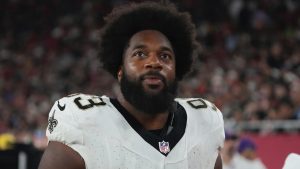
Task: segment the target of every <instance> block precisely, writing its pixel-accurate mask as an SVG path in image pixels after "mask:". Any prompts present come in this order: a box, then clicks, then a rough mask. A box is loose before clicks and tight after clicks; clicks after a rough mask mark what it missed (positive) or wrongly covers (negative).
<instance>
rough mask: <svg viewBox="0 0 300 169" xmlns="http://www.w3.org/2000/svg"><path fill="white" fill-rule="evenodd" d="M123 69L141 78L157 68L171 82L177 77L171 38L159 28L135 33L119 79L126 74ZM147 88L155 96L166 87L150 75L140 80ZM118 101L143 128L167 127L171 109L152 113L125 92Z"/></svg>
mask: <svg viewBox="0 0 300 169" xmlns="http://www.w3.org/2000/svg"><path fill="white" fill-rule="evenodd" d="M123 70H126V74H127V76H128V78H129V79H130V80H134V81H140V80H139V78H140V77H141V75H143V74H145V73H147V72H149V71H156V72H158V73H160V74H161V75H162V76H163V77H164V78H165V79H166V81H167V83H169V82H171V81H174V80H175V54H174V51H173V48H172V46H171V43H170V42H169V40H168V39H167V38H166V37H165V36H164V35H163V34H162V33H160V32H158V31H155V30H144V31H141V32H138V33H136V34H134V35H133V36H132V38H131V39H130V41H129V46H128V47H127V48H126V50H125V52H124V56H123V69H122V67H121V68H120V70H119V72H118V80H119V81H120V80H121V78H122V77H123V74H124V72H123ZM140 83H142V86H143V88H144V91H145V92H146V93H147V94H149V95H151V94H157V93H158V92H160V91H161V90H162V89H163V88H164V87H165V86H164V83H163V82H162V80H161V79H160V78H158V77H155V76H146V77H145V79H143V80H142V81H140ZM117 99H118V101H119V102H120V104H122V106H124V107H125V108H126V109H127V110H128V111H129V112H130V113H131V114H132V115H133V116H134V117H135V118H136V119H137V120H138V121H139V122H140V124H143V127H144V128H145V129H148V130H155V129H160V128H163V126H164V124H165V123H166V121H167V118H168V114H169V112H167V111H165V112H160V113H159V114H156V115H149V114H147V113H145V112H141V111H139V110H137V109H136V108H135V107H134V106H133V105H131V104H130V103H129V102H128V101H127V100H126V99H124V97H123V95H122V94H120V95H119V96H118V98H117Z"/></svg>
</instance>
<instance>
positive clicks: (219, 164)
mask: <svg viewBox="0 0 300 169" xmlns="http://www.w3.org/2000/svg"><path fill="white" fill-rule="evenodd" d="M222 167H223V166H222V158H221V156H220V153H219V154H218V157H217V160H216V163H215V167H214V169H222Z"/></svg>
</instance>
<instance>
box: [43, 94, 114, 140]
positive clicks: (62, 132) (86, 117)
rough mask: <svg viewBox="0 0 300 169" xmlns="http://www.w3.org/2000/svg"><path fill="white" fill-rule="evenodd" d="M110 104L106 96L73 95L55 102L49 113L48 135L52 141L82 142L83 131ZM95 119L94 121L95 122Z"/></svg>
mask: <svg viewBox="0 0 300 169" xmlns="http://www.w3.org/2000/svg"><path fill="white" fill-rule="evenodd" d="M108 104H109V98H108V97H106V96H101V97H100V96H95V95H87V94H81V93H77V94H72V95H69V96H66V97H63V98H61V99H58V100H57V101H55V103H54V104H53V106H52V109H51V110H50V112H49V117H48V127H47V131H46V134H47V136H48V139H49V140H50V141H51V140H52V141H59V142H63V143H71V142H74V141H76V142H82V139H81V140H79V141H78V139H80V138H82V134H83V133H82V131H83V130H84V129H85V127H86V126H87V125H91V124H93V123H94V121H95V120H97V119H95V117H97V116H99V114H101V112H105V107H107V105H108ZM93 119H94V120H93Z"/></svg>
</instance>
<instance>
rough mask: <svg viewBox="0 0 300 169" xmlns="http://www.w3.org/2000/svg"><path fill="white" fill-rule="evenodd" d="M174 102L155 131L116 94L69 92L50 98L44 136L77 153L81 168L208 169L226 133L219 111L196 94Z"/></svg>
mask: <svg viewBox="0 0 300 169" xmlns="http://www.w3.org/2000/svg"><path fill="white" fill-rule="evenodd" d="M175 103H176V111H174V112H173V114H174V115H172V116H171V115H170V117H169V118H168V121H169V122H167V123H168V125H166V127H164V128H166V129H162V131H160V132H159V133H160V134H156V133H155V132H151V131H146V130H143V128H142V127H141V125H140V124H138V122H137V121H135V119H134V118H133V117H132V116H131V115H130V114H129V113H128V112H126V110H125V108H123V107H122V106H121V105H120V104H119V103H118V102H117V100H115V99H111V98H108V97H106V96H101V97H99V96H93V95H85V94H74V95H70V96H68V97H64V98H62V99H60V100H58V101H56V102H55V104H54V105H53V107H52V109H51V111H50V113H49V119H48V128H47V131H46V135H47V137H48V140H49V141H58V142H62V143H64V144H66V145H67V146H69V147H71V148H72V149H74V150H75V151H76V152H78V153H79V154H80V155H81V156H82V158H83V159H84V161H85V166H86V169H120V168H122V169H140V168H143V169H213V168H214V164H215V161H216V158H217V155H218V149H219V148H220V147H222V146H223V142H224V138H225V134H224V122H223V116H222V114H221V112H220V111H219V110H218V109H217V108H216V107H215V106H214V105H213V104H212V103H210V102H208V101H206V100H204V99H200V98H189V99H179V98H178V99H175ZM170 114H171V113H170ZM161 133H162V134H161Z"/></svg>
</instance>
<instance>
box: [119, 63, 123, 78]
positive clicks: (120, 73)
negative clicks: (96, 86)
mask: <svg viewBox="0 0 300 169" xmlns="http://www.w3.org/2000/svg"><path fill="white" fill-rule="evenodd" d="M122 77H123V69H122V66H120V68H119V70H118V81H119V82H120V81H121V79H122Z"/></svg>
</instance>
